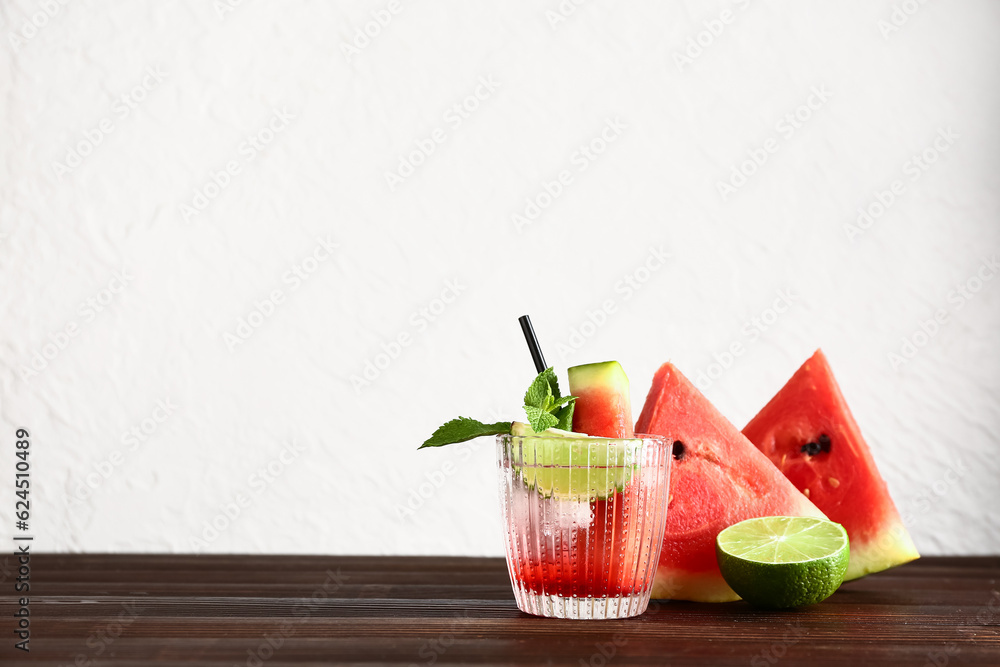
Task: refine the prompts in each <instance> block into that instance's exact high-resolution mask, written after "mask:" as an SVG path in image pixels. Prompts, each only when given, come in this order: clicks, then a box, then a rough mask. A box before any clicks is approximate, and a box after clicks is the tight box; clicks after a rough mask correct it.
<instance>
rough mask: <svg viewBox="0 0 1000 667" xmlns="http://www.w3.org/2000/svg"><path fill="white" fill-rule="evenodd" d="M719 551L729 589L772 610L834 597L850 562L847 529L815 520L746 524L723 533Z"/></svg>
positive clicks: (763, 520) (778, 519)
mask: <svg viewBox="0 0 1000 667" xmlns="http://www.w3.org/2000/svg"><path fill="white" fill-rule="evenodd" d="M715 546H716V557H717V559H718V562H719V570H720V571H721V572H722V576H723V578H724V579H725V580H726V583H727V584H729V586H730V587H731V588H732V589H733V590H734V591H736V593H737V594H738V595H739V596H740V597H742V598H743V599H744V600H746V601H747V602H749V603H751V604H753V605H755V606H758V607H764V608H771V609H781V608H788V607H799V606H803V605H808V604H815V603H817V602H821V601H822V600H825V599H826V598H828V597H830V596H831V595H833V593H834V591H836V590H837V588H839V587H840V584H841V583H842V582H843V580H844V574H846V572H847V565H848V561H849V558H850V541H849V539H848V537H847V531H846V530H844V527H843V526H841V525H840V524H839V523H834V522H832V521H827V520H826V519H818V518H815V517H791V516H770V517H758V518H754V519H747V520H746V521H741V522H739V523H737V524H734V525H732V526H730V527H728V528H726V529H725V530H723V531H722V532H720V533H719V535H718V537H717V538H716V544H715Z"/></svg>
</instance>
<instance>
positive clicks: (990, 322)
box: [0, 0, 1000, 554]
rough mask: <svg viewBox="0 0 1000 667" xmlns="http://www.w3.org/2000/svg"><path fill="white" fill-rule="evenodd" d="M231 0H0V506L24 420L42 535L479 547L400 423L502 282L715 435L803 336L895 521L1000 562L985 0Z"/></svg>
mask: <svg viewBox="0 0 1000 667" xmlns="http://www.w3.org/2000/svg"><path fill="white" fill-rule="evenodd" d="M224 2H225V0H219V1H217V2H215V3H214V5H213V3H212V2H209V1H208V0H205V1H204V2H198V1H194V0H187V1H176V2H125V1H124V0H122V1H120V2H87V1H82V0H81V1H71V2H67V3H66V4H62V3H60V2H57V1H52V0H49V1H47V2H41V1H39V2H35V1H34V0H19V1H14V2H6V3H4V4H3V6H2V8H0V17H2V23H0V36H2V38H3V39H2V42H3V43H2V45H0V126H2V129H0V137H2V143H0V150H2V161H0V281H2V282H0V323H2V324H0V382H2V396H0V440H2V441H3V442H4V443H5V444H4V445H3V446H2V448H0V451H2V453H3V456H2V459H3V460H2V461H0V478H2V480H3V481H2V484H3V486H2V489H3V495H2V502H0V522H2V524H0V525H2V527H0V537H4V538H6V536H8V535H9V533H10V532H11V531H12V528H11V526H12V523H13V516H12V509H13V508H12V504H13V502H12V495H11V493H10V492H9V488H10V480H11V478H12V473H13V461H14V460H13V457H12V451H13V449H12V447H13V445H12V441H13V437H14V436H13V431H14V429H15V427H17V426H26V427H28V428H29V429H30V432H31V434H32V442H33V450H32V455H31V456H32V459H31V461H32V465H33V468H32V474H33V480H34V487H33V491H34V496H33V499H34V504H33V505H32V511H33V513H34V514H33V517H32V522H33V525H32V529H33V531H34V532H35V534H36V535H37V538H36V539H37V544H36V548H37V549H45V550H60V551H62V550H88V551H104V550H122V551H212V552H226V551H251V552H257V551H268V552H315V553H454V554H499V553H501V552H502V546H501V544H502V543H501V538H500V532H499V530H500V529H499V522H498V518H497V514H498V511H497V507H496V504H497V503H496V495H495V488H494V470H493V460H492V446H491V443H490V442H480V443H477V444H473V445H468V446H460V447H455V448H451V449H443V450H440V451H430V452H427V451H425V452H420V453H418V452H417V451H416V447H417V445H418V444H419V443H420V442H421V441H422V440H423V438H424V437H426V436H427V435H428V434H429V433H430V432H431V431H432V430H433V429H434V428H435V427H436V426H437V425H438V424H439V423H441V422H442V421H444V420H445V419H447V418H450V417H453V416H455V415H457V414H459V413H461V414H465V415H469V416H480V417H481V418H484V419H499V418H515V417H517V416H518V413H519V405H520V399H521V394H522V392H523V389H524V387H525V386H526V384H527V383H528V381H529V380H530V378H531V376H532V375H533V369H532V366H531V362H530V359H529V357H528V355H527V352H526V350H525V348H524V343H523V341H522V339H521V335H520V332H519V330H518V327H517V322H516V317H517V316H518V315H520V314H522V313H524V312H528V313H531V314H532V315H533V319H534V321H535V324H536V328H537V329H538V332H539V334H540V336H541V338H542V340H543V343H544V345H545V348H546V351H547V353H548V357H549V360H550V361H551V362H552V363H554V364H555V365H557V366H558V367H559V368H560V369H562V370H564V369H565V367H566V366H568V365H572V364H574V363H583V362H587V361H597V360H604V359H608V358H615V359H618V360H620V361H621V362H622V363H623V365H624V366H625V368H626V370H627V371H628V372H629V374H630V377H631V379H632V382H633V387H634V392H633V402H634V404H635V405H634V408H635V411H636V413H638V410H639V408H640V407H641V404H642V400H643V398H644V396H645V392H646V389H647V387H648V384H649V381H650V378H651V377H652V374H653V371H654V370H655V368H656V367H657V366H658V365H659V364H660V363H661V362H662V361H665V360H667V359H673V360H674V361H675V362H676V363H677V364H678V365H679V366H680V367H681V368H682V369H685V370H686V371H688V372H689V373H690V374H691V375H692V376H693V377H695V376H697V375H698V374H699V373H701V372H705V373H709V372H711V373H712V375H713V376H716V377H715V378H714V379H709V378H708V375H706V376H705V378H703V379H702V384H703V385H704V386H706V388H707V392H706V393H707V394H708V396H709V397H710V398H711V399H712V400H713V401H715V402H716V404H717V405H718V406H719V407H720V409H722V411H723V412H724V413H725V414H727V415H728V416H730V417H731V418H732V420H733V421H734V422H736V423H737V424H738V425H742V424H743V423H745V422H746V421H747V420H748V419H749V418H750V417H751V416H752V415H753V414H754V412H755V411H756V409H757V408H759V407H760V406H761V405H763V404H764V403H765V402H766V401H767V399H768V398H769V397H770V396H771V394H772V393H773V392H774V391H775V390H777V388H778V387H779V386H780V385H781V384H782V383H783V382H784V380H785V379H786V378H787V377H788V376H789V375H790V374H791V373H792V372H793V371H794V370H795V368H797V367H798V365H799V364H800V363H801V362H802V361H803V360H804V359H805V358H806V357H807V356H808V355H809V354H810V353H811V352H812V351H813V349H814V348H816V347H817V346H822V347H823V348H824V349H825V350H826V352H827V354H828V355H829V357H830V359H831V361H832V363H833V365H834V368H835V370H836V372H837V374H838V377H839V379H840V381H841V384H842V386H843V388H844V391H845V393H846V394H847V397H848V399H849V400H850V402H851V405H852V407H853V409H854V411H855V414H856V416H857V418H858V420H859V422H860V423H861V425H862V428H863V429H864V431H865V432H866V433H867V435H868V437H869V440H870V443H871V445H872V448H873V450H874V454H875V458H876V459H877V461H878V463H879V465H880V466H881V469H882V471H883V473H884V475H885V477H886V478H887V480H888V483H889V487H890V489H891V491H892V493H893V496H894V497H895V499H896V501H897V504H898V505H899V506H900V508H901V509H902V510H903V511H904V514H905V515H906V518H907V521H908V523H909V525H910V526H911V529H912V532H913V534H914V538H915V540H916V542H917V544H918V546H919V547H920V549H921V550H922V551H923V552H925V553H945V552H964V553H986V552H992V553H996V552H998V551H1000V521H998V518H997V510H996V507H997V506H998V501H1000V490H998V486H1000V485H998V484H997V479H998V474H1000V463H998V456H997V454H998V436H997V433H998V429H1000V403H998V398H1000V373H998V371H1000V351H998V347H997V339H998V337H997V334H998V332H1000V278H998V276H997V275H996V273H997V271H998V270H1000V269H998V268H997V267H996V266H995V265H994V264H991V262H995V261H996V259H997V257H998V254H1000V227H998V224H997V223H998V222H1000V216H998V214H1000V187H998V186H1000V177H998V174H1000V123H998V119H1000V41H998V40H997V37H996V35H997V31H998V28H1000V4H998V3H997V2H995V1H992V0H979V1H972V0H962V1H957V2H947V3H945V2H927V3H918V2H916V1H915V0H909V1H908V2H902V1H899V2H896V3H893V2H891V1H889V0H880V1H878V2H863V1H861V0H856V1H853V2H837V3H832V2H827V3H802V2H777V1H775V0H772V1H763V0H755V1H752V2H742V1H741V2H724V3H714V2H705V3H693V2H689V3H685V4H679V3H656V2H643V3H632V4H631V5H628V6H622V5H616V4H614V3H611V2H608V1H607V0H600V1H598V0H595V1H593V2H584V3H583V4H582V5H580V6H579V7H576V6H575V5H572V4H571V3H569V2H563V3H562V5H563V6H564V7H566V8H573V7H576V8H575V11H573V13H572V14H571V15H569V16H568V17H565V20H557V18H558V15H557V14H555V13H552V12H556V11H558V7H559V3H558V2H557V1H556V0H550V1H547V2H502V3H499V2H497V3H484V2H476V3H473V2H459V1H458V0H451V1H448V2H430V1H424V2H412V3H411V2H406V1H405V0H400V2H399V4H397V3H396V2H395V0H393V1H392V2H387V1H375V2H361V3H324V2H281V3H277V2H264V1H263V0H246V1H244V2H242V3H236V2H235V0H234V2H233V4H234V6H233V7H229V6H228V5H225V4H223V3H224ZM227 8H228V9H227ZM229 10H231V11H229ZM393 10H395V13H393ZM46 12H47V13H46ZM724 12H728V13H724ZM373 13H374V15H375V16H379V15H381V16H382V20H383V22H386V23H387V25H385V26H384V27H381V28H378V29H375V27H373V26H374V25H375V24H372V26H370V29H371V32H373V33H378V34H377V35H376V36H375V37H374V38H372V39H370V40H369V41H370V43H369V44H367V45H365V42H363V41H359V42H358V43H359V44H360V45H362V46H363V48H358V49H357V50H356V52H351V50H350V49H348V48H347V47H346V46H345V45H348V44H350V42H351V40H352V39H353V38H354V36H355V34H356V31H357V30H358V29H364V27H365V25H366V23H368V22H370V21H372V16H373ZM547 14H548V16H547ZM386 17H389V20H386ZM26 21H27V22H33V23H35V24H38V25H40V27H37V28H35V26H33V25H28V24H26ZM713 31H714V33H716V34H712V33H713ZM12 36H13V38H12ZM699 40H700V41H701V42H702V44H705V46H702V47H700V50H699V48H698V47H697V46H691V45H693V44H696V43H697V42H698V41H699ZM686 49H687V54H688V55H687V56H685V55H684V54H685V50H686ZM682 56H683V58H688V56H690V58H689V59H688V60H684V59H683V58H682ZM123 96H124V97H123ZM455 105H459V108H460V109H461V106H462V105H466V108H467V109H469V110H468V111H462V112H461V113H460V112H459V111H458V110H456V109H455ZM796 114H798V116H799V120H794V116H795V115H796ZM789 115H791V116H789ZM790 118H791V120H790ZM602 135H603V137H604V139H607V140H608V141H607V142H606V143H605V142H604V140H602V139H600V138H601V137H602ZM252 137H257V138H256V139H251V138H252ZM253 142H256V144H257V145H256V146H255V145H254V143H253ZM592 142H593V146H594V151H595V152H594V153H590V154H589V156H588V154H585V153H584V152H582V151H581V146H587V145H589V144H591V143H592ZM419 146H424V152H425V153H430V155H429V156H426V157H425V156H424V155H422V154H415V155H414V161H416V162H420V164H419V165H417V166H415V167H414V168H413V170H412V173H411V172H410V170H408V169H407V168H405V166H404V167H401V166H400V161H401V159H403V160H409V159H410V158H409V157H408V156H409V155H411V153H412V152H413V151H416V150H418V147H419ZM430 148H432V149H433V151H432V152H431V151H430ZM598 153H599V154H598ZM925 153H926V155H925V157H920V156H922V155H924V154H925ZM754 156H756V159H757V161H758V162H762V164H761V165H760V166H759V167H757V166H755V165H754V164H752V163H747V164H746V166H745V167H744V170H745V171H746V172H752V173H751V175H749V176H748V177H746V178H745V179H743V178H740V177H734V176H733V169H734V166H735V167H736V168H740V165H741V164H743V163H744V162H745V161H746V160H748V159H753V157H754ZM915 156H916V157H915ZM765 158H766V159H765ZM915 159H916V160H921V162H920V163H919V165H918V163H917V162H915V161H914V160H915ZM227 172H228V173H227ZM393 172H395V173H396V175H397V178H387V176H386V174H387V173H393ZM560 179H561V180H562V183H561V184H558V181H559V180H560ZM897 181H898V182H897ZM726 182H728V183H729V184H730V185H731V186H732V190H731V191H728V190H726V189H725V188H723V187H721V186H720V183H726ZM546 183H549V184H550V185H549V186H548V189H549V190H550V191H552V192H555V193H557V194H556V196H555V197H554V199H553V200H549V199H546V196H544V193H545V192H546V185H545V184H546ZM552 183H557V184H556V185H552ZM893 188H895V194H893V193H892V190H893ZM880 193H882V194H880ZM539 198H540V199H539ZM879 198H881V199H882V200H884V202H885V203H886V204H887V206H886V207H885V208H884V209H882V210H881V211H880V208H879V206H880V204H879V203H878V201H879ZM890 199H891V200H892V201H891V202H890ZM528 200H532V201H535V202H537V203H538V204H540V207H539V208H540V211H538V212H536V211H534V210H532V208H531V206H530V205H529V201H528ZM185 207H191V208H190V209H187V208H185ZM859 208H870V209H871V210H872V212H873V214H874V215H873V218H872V220H871V223H870V224H869V223H868V222H864V224H865V228H862V227H861V226H858V209H859ZM880 212H881V215H878V214H879V213H880ZM515 214H519V215H523V216H525V218H524V220H525V223H524V224H521V223H520V222H519V221H518V220H516V219H515V218H514V217H513V216H514V215H515ZM529 217H530V218H532V219H531V220H528V218H529ZM852 225H855V226H856V227H855V228H851V226H852ZM658 254H667V255H669V258H668V259H667V260H666V261H665V262H663V261H661V260H658V259H656V257H657V255H658ZM647 261H648V262H649V265H648V266H649V267H650V268H647V264H646V263H647ZM296 271H300V272H301V275H299V274H296ZM980 272H981V276H983V277H988V278H989V279H987V280H983V281H981V282H980V278H978V277H977V273H980ZM628 281H632V283H633V284H632V285H630V284H629V282H628ZM960 287H961V289H965V290H967V293H966V295H965V296H963V295H962V293H961V292H960V291H958V290H959V289H960ZM782 294H784V295H786V297H787V299H788V301H789V303H790V306H789V307H788V308H787V309H785V308H784V305H783V304H779V305H781V307H782V309H784V310H785V312H783V313H781V314H780V315H778V316H777V317H776V318H775V317H772V315H773V313H769V312H768V309H769V308H771V307H772V304H773V303H774V302H775V299H777V298H779V295H782ZM442 297H444V300H440V299H442ZM272 298H274V301H275V302H276V305H274V304H273V303H271V304H269V303H265V300H270V299H272ZM445 300H447V301H449V303H445ZM88 303H89V304H90V305H88ZM608 305H609V306H610V310H612V311H613V312H611V314H610V315H607V316H606V317H605V316H602V315H598V314H597V311H599V310H602V309H604V308H605V306H608ZM255 308H259V309H261V310H263V311H265V312H266V315H267V316H266V317H265V316H259V315H252V313H253V312H254V309H255ZM588 313H590V314H591V315H592V316H593V317H594V318H595V319H597V320H598V321H600V322H601V325H600V326H594V327H591V326H590V325H588V324H587V322H588V317H591V315H588ZM935 315H937V316H938V317H939V319H940V320H941V323H940V324H938V325H936V326H934V325H925V326H926V328H927V329H929V330H931V331H932V333H933V335H926V334H923V333H921V326H922V324H921V323H922V322H924V321H926V320H929V319H933V318H934V317H935ZM753 318H757V319H758V320H759V321H761V326H760V327H756V326H755V324H754V322H753ZM248 319H249V320H252V322H251V323H250V324H241V321H243V320H248ZM764 322H767V324H765V323H764ZM252 325H256V326H252ZM239 334H244V335H246V334H249V337H248V338H246V340H245V341H244V340H243V339H242V338H241V339H240V341H241V342H240V343H239V344H235V343H232V341H231V340H230V339H228V338H227V335H239ZM401 337H402V342H403V344H401V345H399V347H398V354H396V355H395V356H394V358H392V359H391V360H389V359H388V357H385V358H380V357H379V355H380V353H382V351H383V350H386V349H387V350H390V351H396V350H397V348H395V347H394V345H395V344H394V342H393V341H398V340H399V339H400V338H401ZM904 338H907V339H910V340H911V341H913V340H914V339H915V342H916V345H917V347H915V348H914V349H912V350H910V349H906V350H904V349H903V348H904V344H903V339H904ZM734 343H739V344H740V345H741V347H738V348H737V349H738V350H741V354H739V355H738V356H736V357H735V358H734V359H732V360H731V363H728V364H727V365H728V368H726V369H725V370H724V371H723V370H722V368H721V366H719V367H712V366H711V364H712V363H715V362H713V359H714V358H715V357H716V356H718V357H719V358H720V359H723V360H724V361H728V360H725V359H724V354H723V353H724V352H725V351H726V350H727V349H728V348H730V347H731V346H732V345H733V344H734ZM58 345H61V347H59V346H58ZM904 352H906V353H909V357H904V358H903V359H902V360H900V361H896V362H895V363H893V361H892V359H891V358H890V356H889V355H890V354H891V353H897V354H900V355H901V357H902V356H903V353H904ZM36 354H42V355H45V356H46V357H48V358H41V357H36ZM910 357H912V358H910ZM367 362H372V363H375V362H380V363H381V365H382V366H386V367H385V368H383V369H381V370H379V371H378V372H377V377H375V375H376V372H374V371H371V370H370V372H369V378H372V379H371V382H370V384H367V385H364V386H361V384H360V383H358V382H356V381H355V382H352V380H351V378H352V376H362V374H363V373H364V371H365V367H366V363H367ZM386 362H388V363H386ZM32 363H34V364H35V366H36V369H35V370H32ZM43 366H44V367H43ZM36 371H37V373H36ZM154 417H156V418H160V421H156V420H155V419H154ZM133 429H136V430H137V433H138V434H139V435H140V436H141V438H140V437H137V436H135V435H130V431H132V430H133ZM143 429H145V432H143ZM293 442H294V443H295V444H294V445H293V444H291V443H293ZM268 466H270V468H271V472H270V473H268V472H267V468H268ZM432 482H436V484H435V483H432ZM420 493H423V495H424V496H426V497H420V496H419V494H420ZM408 503H410V505H411V506H412V508H413V510H412V512H406V513H403V512H401V508H404V507H406V506H407V504H408ZM227 512H228V513H229V514H231V515H232V516H233V518H232V519H230V518H228V517H227V516H226V513H227ZM213 520H214V521H215V522H216V523H217V524H218V525H220V526H224V528H223V530H221V531H219V532H218V534H215V533H214V532H213V531H212V530H211V529H208V528H206V527H207V526H208V525H209V524H210V523H211V522H212V521H213ZM193 540H197V541H193Z"/></svg>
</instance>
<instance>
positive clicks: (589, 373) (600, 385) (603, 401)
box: [568, 361, 633, 438]
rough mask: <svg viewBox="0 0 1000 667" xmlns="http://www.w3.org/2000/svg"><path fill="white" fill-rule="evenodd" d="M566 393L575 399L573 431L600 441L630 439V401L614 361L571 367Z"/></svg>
mask: <svg viewBox="0 0 1000 667" xmlns="http://www.w3.org/2000/svg"><path fill="white" fill-rule="evenodd" d="M568 374H569V393H570V395H571V396H576V397H577V399H576V404H575V405H574V407H573V431H574V432H576V433H586V434H587V435H596V436H600V437H602V438H631V437H632V436H633V432H632V401H631V399H630V398H629V385H628V376H626V375H625V371H624V369H622V367H621V364H619V363H618V362H617V361H602V362H599V363H596V364H584V365H582V366H573V367H572V368H570V369H569V371H568Z"/></svg>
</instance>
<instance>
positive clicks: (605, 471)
mask: <svg viewBox="0 0 1000 667" xmlns="http://www.w3.org/2000/svg"><path fill="white" fill-rule="evenodd" d="M512 433H513V435H514V436H516V437H514V438H512V445H513V451H512V452H511V460H512V463H513V466H514V468H516V469H517V470H518V472H519V473H520V475H521V478H522V479H523V480H524V482H525V484H527V485H528V486H529V487H532V488H535V489H537V490H538V492H539V493H541V494H542V495H543V496H545V497H546V498H551V497H555V498H558V499H562V500H575V501H584V502H585V501H588V500H593V499H595V498H607V497H609V496H611V495H613V494H614V493H615V491H617V490H621V489H622V488H624V486H625V484H627V483H628V481H629V479H630V478H631V476H632V472H633V468H634V467H635V462H636V458H637V457H636V456H635V453H636V448H637V447H641V445H642V442H641V441H640V440H609V439H608V438H596V437H592V436H588V435H586V434H584V433H572V432H570V431H560V430H558V429H551V428H550V429H548V430H546V431H544V432H542V433H541V434H540V435H535V434H534V431H532V430H531V427H530V426H528V425H527V424H519V423H518V422H514V425H513V428H512ZM630 461H631V462H632V463H631V464H630Z"/></svg>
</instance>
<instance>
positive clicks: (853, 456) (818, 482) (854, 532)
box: [743, 350, 919, 581]
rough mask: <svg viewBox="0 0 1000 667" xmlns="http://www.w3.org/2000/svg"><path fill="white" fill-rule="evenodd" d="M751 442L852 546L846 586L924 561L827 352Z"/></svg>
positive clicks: (788, 388) (764, 418) (789, 387)
mask: <svg viewBox="0 0 1000 667" xmlns="http://www.w3.org/2000/svg"><path fill="white" fill-rule="evenodd" d="M743 435H745V436H746V437H747V438H749V439H750V441H751V442H753V443H754V444H755V445H756V446H757V448H758V449H760V451H762V452H764V454H766V455H767V456H768V458H770V459H771V461H773V462H774V464H775V465H776V466H778V468H779V469H780V470H781V472H783V473H784V474H785V476H786V477H787V478H788V479H789V480H790V481H791V482H792V484H794V485H795V488H797V489H799V490H800V491H802V492H803V493H805V494H806V495H807V496H808V497H809V499H810V500H812V501H813V502H814V503H816V506H817V507H819V508H820V509H821V510H823V511H824V512H826V515H827V516H828V517H830V520H831V521H836V522H838V523H840V524H841V525H843V526H844V528H845V529H846V530H847V535H848V537H850V539H851V560H850V563H849V565H848V567H847V575H846V576H845V577H844V579H845V581H848V580H851V579H857V578H858V577H863V576H864V575H866V574H871V573H873V572H880V571H882V570H886V569H888V568H890V567H894V566H896V565H901V564H903V563H908V562H910V561H911V560H914V559H915V558H918V557H919V554H918V553H917V550H916V547H914V545H913V541H912V540H911V539H910V535H909V533H908V532H907V531H906V528H905V527H904V526H903V522H902V520H901V519H900V517H899V512H898V511H896V506H895V505H894V504H893V502H892V498H890V497H889V489H888V488H887V487H886V484H885V480H883V479H882V476H881V475H880V474H879V472H878V468H877V467H876V466H875V460H874V459H873V458H872V455H871V451H870V450H869V449H868V445H867V444H866V443H865V440H864V438H863V437H862V436H861V430H860V429H859V428H858V425H857V422H855V421H854V417H853V416H852V415H851V411H850V409H849V408H848V407H847V402H846V401H845V400H844V396H843V394H842V393H841V392H840V387H839V386H838V385H837V381H836V380H835V379H834V377H833V371H832V370H830V364H829V363H827V360H826V356H824V354H823V352H822V351H821V350H816V353H815V354H813V356H812V357H811V358H810V359H809V360H808V361H806V362H805V363H804V364H802V367H801V368H799V370H797V371H796V372H795V375H793V376H792V378H791V379H790V380H789V381H788V382H787V383H786V384H785V386H784V387H782V388H781V391H779V392H778V393H777V394H776V395H775V396H774V398H772V399H771V401H770V402H769V403H768V404H767V405H765V406H764V409H763V410H761V411H760V412H759V413H758V414H757V416H756V417H754V418H753V419H752V420H751V421H750V423H749V424H747V425H746V428H744V429H743Z"/></svg>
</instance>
